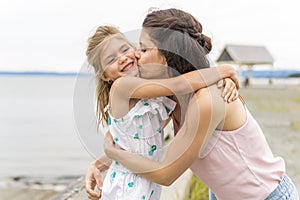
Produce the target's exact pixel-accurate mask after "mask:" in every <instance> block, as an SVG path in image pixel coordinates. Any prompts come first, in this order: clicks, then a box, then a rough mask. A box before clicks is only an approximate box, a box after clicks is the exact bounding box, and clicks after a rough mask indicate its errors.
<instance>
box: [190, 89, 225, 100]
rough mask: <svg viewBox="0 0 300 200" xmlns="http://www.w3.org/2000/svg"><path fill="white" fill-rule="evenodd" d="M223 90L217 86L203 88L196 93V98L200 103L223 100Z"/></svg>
mask: <svg viewBox="0 0 300 200" xmlns="http://www.w3.org/2000/svg"><path fill="white" fill-rule="evenodd" d="M221 93H222V90H221V89H219V88H218V87H217V85H211V86H209V87H205V88H201V89H199V90H197V91H196V92H195V96H196V97H197V99H198V100H199V101H205V100H208V99H211V98H213V99H215V100H217V99H221V100H222V101H223V99H222V97H221Z"/></svg>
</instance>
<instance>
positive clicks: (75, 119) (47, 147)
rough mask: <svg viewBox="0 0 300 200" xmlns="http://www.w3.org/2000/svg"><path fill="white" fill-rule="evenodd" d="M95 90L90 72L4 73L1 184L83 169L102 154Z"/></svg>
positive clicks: (67, 175)
mask: <svg viewBox="0 0 300 200" xmlns="http://www.w3.org/2000/svg"><path fill="white" fill-rule="evenodd" d="M94 90H95V81H94V80H93V77H92V76H88V75H77V74H76V73H40V72H30V73H29V72H22V73H14V72H3V73H0V187H1V185H2V186H5V184H6V183H7V180H27V181H28V180H30V179H35V180H38V181H39V182H43V181H45V180H48V182H55V181H56V180H58V179H60V180H61V179H65V180H67V179H68V180H69V179H73V178H77V177H79V176H82V175H84V174H85V172H86V170H87V168H88V165H89V163H90V162H91V161H93V160H94V159H95V158H97V157H99V156H100V155H102V154H103V148H102V143H103V130H102V129H101V128H100V129H99V130H97V124H96V117H95V112H94V110H95V109H94V108H95V107H94V106H95V103H94ZM46 182H47V181H46Z"/></svg>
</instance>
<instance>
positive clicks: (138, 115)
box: [86, 26, 236, 200]
mask: <svg viewBox="0 0 300 200" xmlns="http://www.w3.org/2000/svg"><path fill="white" fill-rule="evenodd" d="M86 54H87V56H88V62H89V63H90V64H91V65H92V66H93V67H94V70H95V73H96V75H97V80H98V83H97V91H96V93H97V102H98V103H97V116H98V123H100V120H101V119H102V118H103V119H104V120H105V121H106V122H107V124H108V127H109V130H110V133H111V135H112V138H113V140H114V142H115V143H116V145H117V146H118V147H119V148H122V149H124V150H126V151H128V152H132V153H137V154H139V155H142V156H145V157H147V158H149V159H151V160H153V161H157V162H159V161H161V159H162V147H163V139H164V137H163V126H164V122H165V120H167V119H168V118H169V115H170V113H171V112H172V110H173V109H174V108H175V106H176V104H175V102H174V101H172V100H171V99H169V98H167V97H159V96H167V95H172V94H174V93H180V94H184V93H189V92H191V91H193V90H197V89H199V88H201V87H206V86H207V85H206V84H213V83H214V82H216V81H218V80H219V79H220V78H225V77H230V76H231V75H232V74H233V76H234V73H232V72H233V71H234V70H233V69H232V68H231V67H230V66H220V67H218V69H215V68H214V69H213V68H212V69H207V70H204V71H202V72H201V73H211V74H216V72H217V71H216V70H218V73H219V72H220V74H221V76H220V77H219V76H215V77H214V78H213V79H210V80H208V82H207V83H205V81H204V79H203V77H202V75H201V73H200V71H195V72H191V73H189V74H185V75H182V76H179V77H176V78H173V79H163V80H159V81H158V80H157V81H156V83H155V84H153V83H152V81H150V80H145V79H134V82H133V84H135V83H136V85H139V84H141V83H142V84H144V86H141V87H139V88H136V89H135V90H132V92H130V90H127V91H118V90H114V93H109V92H110V91H111V90H110V89H111V88H114V85H115V83H116V82H117V80H118V78H120V77H123V76H128V75H129V76H139V70H138V67H137V59H136V57H135V52H134V47H133V46H132V45H131V44H130V43H129V42H128V41H127V40H126V38H125V37H124V36H123V35H122V34H121V33H120V32H119V31H118V30H117V29H116V28H114V27H110V26H101V27H99V28H98V29H97V31H96V33H95V34H94V35H93V36H92V37H91V38H90V39H89V46H88V49H87V53H86ZM156 69H159V68H156ZM166 69H167V68H166V67H163V68H162V69H160V70H156V76H157V77H166V76H168V75H167V72H168V71H167V70H166ZM112 83H114V84H112ZM178 84H180V85H181V86H180V87H178ZM145 97H147V98H151V97H156V98H151V99H141V100H139V99H140V98H145ZM233 98H236V95H235V94H234V95H233ZM128 102H129V104H128ZM107 105H108V106H107ZM112 105H117V106H112ZM106 106H107V107H106ZM105 107H106V109H107V111H108V112H105ZM101 117H102V118H101ZM160 191H161V186H160V185H158V184H156V183H154V182H151V181H149V180H147V179H144V178H142V177H140V176H138V175H136V174H133V173H132V172H131V171H129V170H128V169H127V168H125V167H124V166H122V165H121V164H119V163H118V162H116V161H113V162H112V164H111V165H110V168H109V170H108V173H107V176H106V177H105V180H104V184H103V188H102V197H101V199H122V200H124V199H159V197H160Z"/></svg>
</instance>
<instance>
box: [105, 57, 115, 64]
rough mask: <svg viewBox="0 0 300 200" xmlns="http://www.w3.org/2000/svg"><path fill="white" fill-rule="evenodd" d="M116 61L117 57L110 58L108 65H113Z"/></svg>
mask: <svg viewBox="0 0 300 200" xmlns="http://www.w3.org/2000/svg"><path fill="white" fill-rule="evenodd" d="M115 60H116V58H115V57H111V58H109V59H108V61H107V65H110V64H112V63H113V62H115Z"/></svg>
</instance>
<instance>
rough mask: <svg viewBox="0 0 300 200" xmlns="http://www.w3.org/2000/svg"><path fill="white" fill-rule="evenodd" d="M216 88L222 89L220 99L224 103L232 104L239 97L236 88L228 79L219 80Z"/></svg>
mask: <svg viewBox="0 0 300 200" xmlns="http://www.w3.org/2000/svg"><path fill="white" fill-rule="evenodd" d="M218 88H222V97H223V98H224V101H225V102H228V103H230V102H233V101H235V100H236V99H237V98H238V97H239V92H238V90H237V86H236V84H235V82H233V81H232V80H231V79H230V78H225V79H223V80H220V81H219V82H218Z"/></svg>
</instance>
